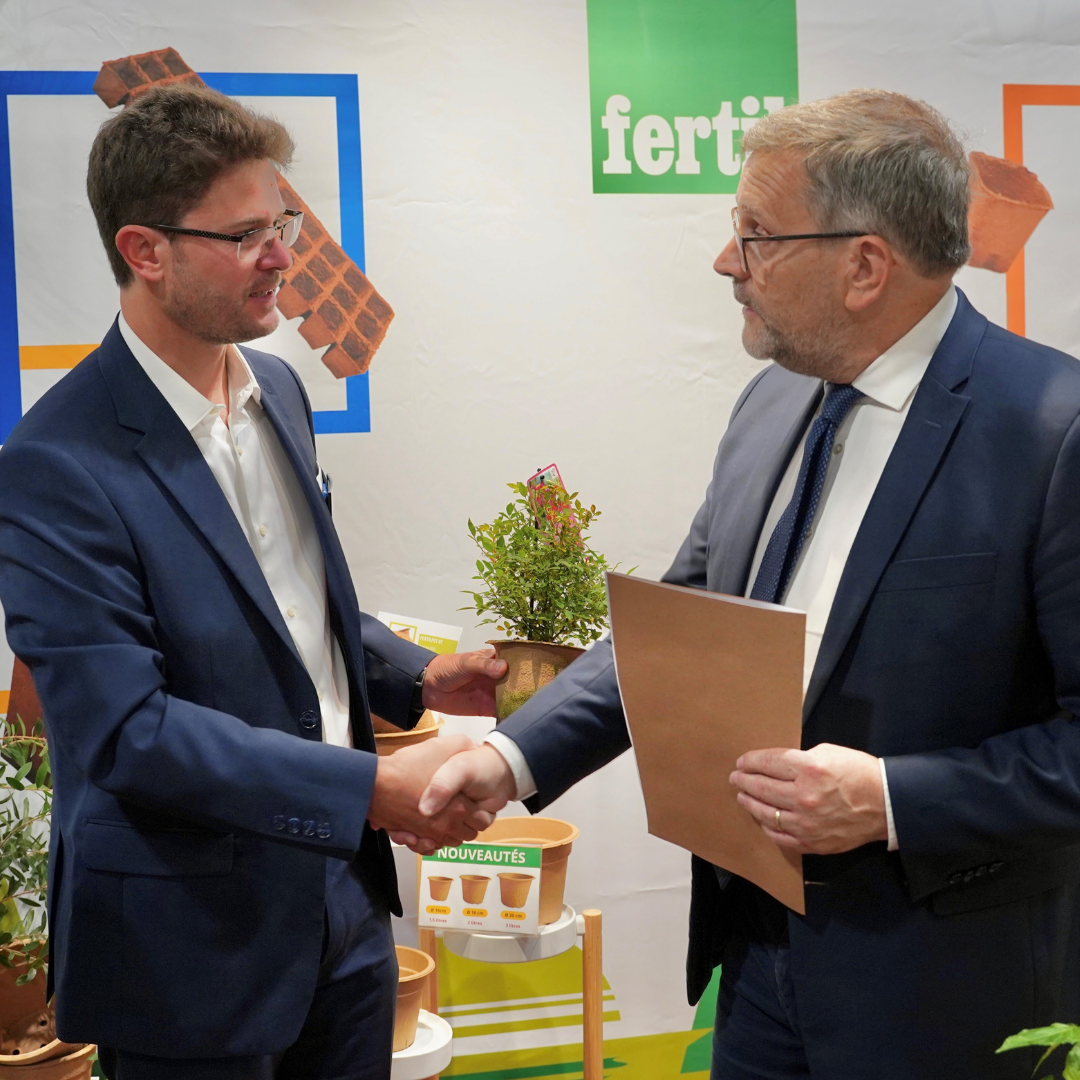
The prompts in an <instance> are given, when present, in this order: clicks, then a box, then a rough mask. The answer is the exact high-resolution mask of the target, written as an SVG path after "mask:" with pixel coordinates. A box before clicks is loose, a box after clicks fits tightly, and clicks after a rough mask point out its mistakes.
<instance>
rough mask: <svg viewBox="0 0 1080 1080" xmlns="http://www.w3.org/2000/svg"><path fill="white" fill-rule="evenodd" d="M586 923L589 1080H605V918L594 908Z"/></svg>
mask: <svg viewBox="0 0 1080 1080" xmlns="http://www.w3.org/2000/svg"><path fill="white" fill-rule="evenodd" d="M581 917H582V919H583V920H584V922H585V934H584V941H583V943H582V950H581V951H582V957H583V959H582V975H583V987H582V989H583V993H582V1006H583V1014H584V1022H583V1029H584V1044H585V1047H584V1048H585V1073H584V1077H585V1080H603V1076H604V967H603V960H604V953H603V944H602V942H603V938H602V935H601V921H602V919H601V915H600V912H599V911H597V910H595V909H594V908H590V909H589V910H588V911H583V912H582V913H581Z"/></svg>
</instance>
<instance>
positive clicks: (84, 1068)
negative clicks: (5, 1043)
mask: <svg viewBox="0 0 1080 1080" xmlns="http://www.w3.org/2000/svg"><path fill="white" fill-rule="evenodd" d="M53 1046H59V1047H61V1048H64V1047H70V1044H68V1043H62V1042H60V1041H59V1040H57V1041H56V1042H55V1043H50V1044H49V1046H43V1047H42V1048H41V1049H42V1051H45V1050H49V1049H50V1048H51V1047H53ZM96 1049H97V1047H95V1046H94V1045H93V1044H92V1043H87V1044H86V1045H84V1046H79V1047H76V1048H75V1049H74V1050H72V1051H71V1052H69V1053H66V1054H63V1056H62V1057H50V1058H47V1059H45V1060H42V1059H41V1058H37V1057H35V1055H33V1054H28V1055H27V1056H26V1057H25V1058H23V1059H21V1060H22V1061H23V1062H24V1063H23V1064H16V1062H18V1061H20V1059H19V1058H12V1057H7V1056H0V1080H89V1078H90V1073H91V1071H92V1070H93V1062H92V1061H91V1060H90V1059H91V1058H92V1057H93V1056H94V1051H95V1050H96ZM32 1058H33V1059H34V1060H33V1061H31V1059H32ZM9 1063H10V1064H9Z"/></svg>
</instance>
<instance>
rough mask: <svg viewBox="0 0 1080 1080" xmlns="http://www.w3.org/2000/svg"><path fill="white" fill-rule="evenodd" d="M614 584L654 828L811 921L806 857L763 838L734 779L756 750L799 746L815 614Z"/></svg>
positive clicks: (628, 710)
mask: <svg viewBox="0 0 1080 1080" xmlns="http://www.w3.org/2000/svg"><path fill="white" fill-rule="evenodd" d="M607 588H608V603H609V609H610V613H611V629H612V643H613V645H614V647H615V667H616V671H617V674H618V679H619V690H620V693H621V694H622V702H623V710H624V711H625V714H626V723H627V726H628V727H629V729H630V738H631V739H632V740H633V743H634V751H635V753H636V755H637V765H638V772H639V773H640V776H641V789H642V792H643V793H644V795H645V809H646V812H647V814H648V820H649V832H650V833H652V834H653V835H654V836H659V837H660V838H661V839H663V840H669V841H670V842H671V843H673V844H678V845H679V846H680V847H684V848H686V849H688V850H689V851H692V852H693V853H694V854H695V855H699V856H701V858H703V859H706V860H707V861H708V862H711V863H714V864H715V865H717V866H722V867H723V868H724V869H725V870H730V871H731V872H732V873H735V874H738V875H740V876H741V877H744V878H747V879H748V880H749V881H752V882H754V883H755V884H756V885H759V886H760V887H761V888H762V889H764V890H765V891H766V892H768V893H771V894H772V895H773V896H775V897H776V899H777V900H779V901H780V902H781V903H783V904H785V905H786V906H787V907H789V908H791V909H792V910H793V911H797V912H799V914H805V913H806V901H805V899H804V896H803V874H802V858H801V856H799V855H790V854H787V853H785V852H783V851H781V850H780V848H778V847H777V846H776V845H775V844H774V843H773V842H772V841H771V840H770V839H769V838H768V837H767V836H766V835H765V834H764V833H763V832H762V830H761V828H760V826H758V824H757V822H755V821H754V819H753V818H752V817H751V816H750V814H749V812H748V811H746V810H745V809H743V807H741V806H740V805H739V803H738V802H737V800H736V797H735V796H736V790H735V788H734V787H732V786H731V784H730V783H729V782H728V776H729V774H730V773H731V771H732V770H733V769H734V768H735V762H736V761H737V760H738V758H739V756H740V755H741V754H744V753H746V752H747V751H748V750H764V749H767V748H769V747H775V746H785V747H794V748H798V747H799V745H800V742H801V735H802V689H803V687H802V682H803V650H804V647H805V641H804V638H805V633H806V615H805V614H804V613H803V612H801V611H793V610H792V609H790V608H783V607H778V606H776V605H775V604H764V603H761V602H759V601H757V600H745V599H743V598H741V597H735V596H722V595H721V594H719V593H709V592H703V591H701V590H699V589H687V588H683V587H682V586H679V585H665V584H662V583H660V582H655V581H645V580H643V579H641V578H633V577H627V576H626V575H625V574H610V573H609V574H608V575H607Z"/></svg>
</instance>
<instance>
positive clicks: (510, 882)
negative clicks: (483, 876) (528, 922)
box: [498, 874, 533, 909]
mask: <svg viewBox="0 0 1080 1080" xmlns="http://www.w3.org/2000/svg"><path fill="white" fill-rule="evenodd" d="M498 877H499V897H500V899H501V900H502V902H503V907H508V908H518V909H520V908H523V907H524V906H525V902H526V901H527V900H528V899H529V888H530V887H531V885H532V883H533V879H532V875H531V874H499V875H498Z"/></svg>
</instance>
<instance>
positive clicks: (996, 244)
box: [968, 150, 1054, 274]
mask: <svg viewBox="0 0 1080 1080" xmlns="http://www.w3.org/2000/svg"><path fill="white" fill-rule="evenodd" d="M969 160H970V162H971V208H970V210H969V211H968V230H969V232H970V235H971V258H970V259H969V260H968V263H969V265H971V266H978V267H981V268H982V269H984V270H994V271H996V272H997V273H999V274H1004V273H1005V271H1006V270H1008V269H1009V267H1010V266H1012V264H1013V260H1014V259H1015V258H1016V256H1017V255H1019V254H1020V249H1021V248H1023V246H1024V245H1025V244H1026V243H1027V242H1028V239H1029V238H1030V236H1031V234H1032V233H1033V232H1034V231H1035V226H1036V225H1038V224H1039V222H1040V221H1042V219H1043V217H1045V215H1046V213H1047V211H1048V210H1053V208H1054V203H1053V200H1052V199H1051V198H1050V192H1048V191H1047V190H1046V188H1045V187H1043V185H1042V184H1041V183H1039V178H1038V177H1037V176H1036V175H1035V174H1034V173H1033V172H1032V171H1031V170H1030V169H1025V168H1024V166H1023V165H1017V164H1016V162H1014V161H1007V160H1006V159H1005V158H998V157H991V156H990V155H989V154H981V153H979V152H978V151H977V150H976V151H972V153H971V155H970V157H969Z"/></svg>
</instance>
